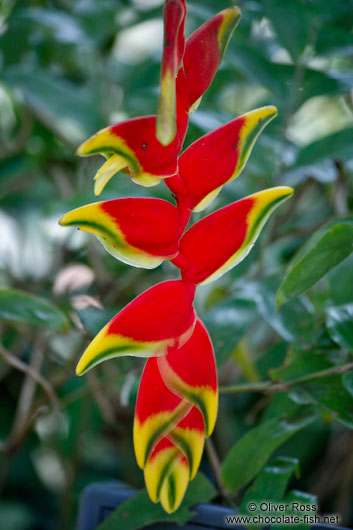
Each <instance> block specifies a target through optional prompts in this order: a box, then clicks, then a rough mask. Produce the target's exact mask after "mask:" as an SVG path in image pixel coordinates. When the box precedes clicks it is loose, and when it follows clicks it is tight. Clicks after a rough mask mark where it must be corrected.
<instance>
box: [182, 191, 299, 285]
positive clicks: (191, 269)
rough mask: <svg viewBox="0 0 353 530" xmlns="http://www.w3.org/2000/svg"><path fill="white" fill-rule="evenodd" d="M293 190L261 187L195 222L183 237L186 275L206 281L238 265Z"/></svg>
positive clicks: (192, 279)
mask: <svg viewBox="0 0 353 530" xmlns="http://www.w3.org/2000/svg"><path fill="white" fill-rule="evenodd" d="M292 193H293V189H292V188H289V187H287V186H280V187H277V188H271V189H268V190H264V191H260V192H258V193H254V194H253V195H249V197H246V198H245V199H241V200H239V201H236V202H234V203H232V204H230V205H228V206H225V207H224V208H221V209H220V210H217V211H215V212H213V213H212V214H210V215H208V216H207V217H204V218H203V219H201V221H199V222H198V223H196V224H194V225H193V226H192V227H191V228H190V229H189V230H188V231H187V232H186V233H185V235H184V236H183V237H182V238H181V240H180V253H181V255H182V256H183V263H184V265H183V277H184V278H185V279H187V280H188V281H190V282H192V283H194V284H205V283H209V282H211V281H213V280H216V279H217V278H219V277H220V276H222V274H224V273H225V272H227V271H228V270H229V269H231V268H232V267H234V266H235V265H237V264H238V263H239V262H240V261H242V260H243V259H244V258H245V257H246V256H247V255H248V253H249V252H250V250H251V248H252V247H253V245H254V243H255V241H256V239H257V238H258V236H259V234H260V231H261V229H262V227H263V226H264V224H265V222H266V221H267V219H268V218H269V216H270V214H271V213H272V211H273V210H274V209H275V208H276V207H277V206H278V205H279V204H280V203H282V202H283V201H284V200H285V199H287V198H288V197H290V196H291V195H292ZM176 259H178V258H176Z"/></svg>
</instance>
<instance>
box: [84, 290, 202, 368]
mask: <svg viewBox="0 0 353 530" xmlns="http://www.w3.org/2000/svg"><path fill="white" fill-rule="evenodd" d="M193 294H194V292H193V289H192V288H191V287H190V286H189V285H187V284H185V283H184V282H183V281H182V280H170V281H166V282H162V283H159V284H158V285H155V286H154V287H151V288H150V289H148V290H147V291H145V292H144V293H142V294H141V295H140V296H138V297H137V298H135V299H134V300H133V301H132V302H130V303H129V304H128V305H127V306H126V307H125V308H124V309H122V310H121V311H120V313H118V314H117V315H116V316H115V317H114V318H113V319H112V320H111V321H110V322H108V324H106V325H105V326H104V328H103V329H102V330H101V331H100V332H99V333H98V335H97V336H96V337H95V338H94V339H93V341H92V342H91V343H90V345H89V346H88V348H87V349H86V351H85V352H84V353H83V355H82V357H81V359H80V361H79V363H78V365H77V368H76V374H77V375H82V374H83V373H85V372H87V370H89V369H90V368H92V367H93V366H95V365H96V364H98V363H100V362H102V361H104V360H106V359H111V358H112V357H120V356H122V355H132V356H135V357H151V356H157V355H165V354H166V353H167V351H168V348H172V347H179V346H181V345H182V344H184V343H185V342H186V341H187V340H188V339H189V337H190V336H191V334H192V331H193V328H194V325H195V318H196V317H195V311H194V308H193V305H192V302H193Z"/></svg>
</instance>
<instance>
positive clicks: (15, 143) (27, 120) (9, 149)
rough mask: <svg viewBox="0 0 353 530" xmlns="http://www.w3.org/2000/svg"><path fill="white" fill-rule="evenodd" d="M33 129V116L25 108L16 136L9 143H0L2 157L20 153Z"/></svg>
mask: <svg viewBox="0 0 353 530" xmlns="http://www.w3.org/2000/svg"><path fill="white" fill-rule="evenodd" d="M32 129H33V116H32V114H30V113H29V112H28V111H27V110H24V112H23V116H22V121H21V125H20V128H19V131H18V133H17V134H16V136H15V137H14V138H13V139H12V140H11V141H10V142H8V143H7V144H6V143H5V142H4V141H2V142H1V145H0V159H2V158H7V157H9V156H15V155H17V154H19V153H20V152H21V151H22V150H23V149H24V147H25V145H26V143H27V140H28V138H29V137H30V136H31V133H32Z"/></svg>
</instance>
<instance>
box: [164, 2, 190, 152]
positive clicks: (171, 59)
mask: <svg viewBox="0 0 353 530" xmlns="http://www.w3.org/2000/svg"><path fill="white" fill-rule="evenodd" d="M185 16H186V1H185V0H166V3H165V5H164V43H163V57H162V65H161V81H160V96H159V102H158V113H157V138H158V139H159V141H160V142H161V144H163V145H168V144H169V143H170V142H172V140H173V139H174V137H175V134H176V116H175V113H176V77H177V74H178V70H179V68H180V66H181V62H182V59H183V55H184V47H185V35H184V22H185Z"/></svg>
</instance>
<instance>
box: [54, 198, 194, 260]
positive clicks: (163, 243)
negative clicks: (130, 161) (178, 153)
mask: <svg viewBox="0 0 353 530" xmlns="http://www.w3.org/2000/svg"><path fill="white" fill-rule="evenodd" d="M185 221H186V222H187V219H185V218H184V217H183V214H182V212H181V210H180V209H178V208H176V207H175V206H173V205H172V204H171V203H169V202H167V201H164V200H162V199H154V198H126V199H125V198H124V199H112V200H110V201H103V202H96V203H93V204H88V205H86V206H81V207H80V208H76V209H75V210H72V211H71V212H68V213H67V214H65V215H63V217H62V218H61V219H60V221H59V223H60V224H61V225H62V226H78V227H79V228H80V229H81V230H84V231H86V232H91V233H93V234H95V235H96V236H97V238H98V239H99V240H100V241H101V243H102V244H103V245H104V247H105V249H106V250H107V251H108V252H109V253H110V254H111V255H112V256H114V257H115V258H117V259H119V260H121V261H123V262H124V263H127V264H129V265H133V266H135V267H143V268H146V269H153V268H155V267H157V266H158V265H160V263H162V261H164V260H166V259H172V258H173V257H175V256H176V255H177V253H178V251H179V239H180V236H181V234H182V232H183V229H184V225H185Z"/></svg>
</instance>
